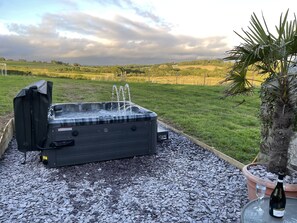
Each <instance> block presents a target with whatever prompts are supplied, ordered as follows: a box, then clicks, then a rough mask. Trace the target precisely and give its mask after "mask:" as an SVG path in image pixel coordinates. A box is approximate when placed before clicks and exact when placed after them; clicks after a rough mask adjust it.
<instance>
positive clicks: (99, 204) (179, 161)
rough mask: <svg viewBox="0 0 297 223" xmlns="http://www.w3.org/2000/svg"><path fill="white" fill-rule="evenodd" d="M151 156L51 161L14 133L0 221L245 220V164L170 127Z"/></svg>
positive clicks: (2, 179) (0, 171)
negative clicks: (65, 163) (23, 147)
mask: <svg viewBox="0 0 297 223" xmlns="http://www.w3.org/2000/svg"><path fill="white" fill-rule="evenodd" d="M169 137H170V139H169V140H167V141H164V142H162V143H159V144H158V146H157V147H158V148H157V150H158V153H157V154H156V155H152V156H142V157H134V158H128V159H120V160H112V161H105V162H97V163H89V164H85V165H77V166H69V167H62V168H57V169H47V168H46V167H45V166H44V165H43V164H42V163H40V162H39V153H38V152H28V154H27V162H26V164H24V165H22V164H21V161H22V159H23V156H22V153H20V152H19V151H18V150H17V145H16V141H15V140H12V141H11V143H10V145H9V148H8V150H7V151H6V153H5V154H4V156H3V158H2V159H1V160H0V183H1V185H0V222H9V223H11V222H117V223H118V222H125V223H128V222H137V223H138V222H218V223H219V222H240V211H241V208H242V207H243V206H244V205H245V204H246V203H247V202H248V199H247V189H246V183H245V178H244V176H243V175H242V173H241V171H240V170H238V169H236V168H235V167H233V166H231V165H230V164H229V163H227V162H225V161H224V160H222V159H220V158H218V157H217V156H215V155H214V154H213V153H211V152H209V151H207V150H204V149H203V148H200V147H198V146H197V145H195V144H193V143H192V142H191V141H189V140H188V139H187V138H185V137H184V136H181V135H178V134H176V133H174V132H169Z"/></svg>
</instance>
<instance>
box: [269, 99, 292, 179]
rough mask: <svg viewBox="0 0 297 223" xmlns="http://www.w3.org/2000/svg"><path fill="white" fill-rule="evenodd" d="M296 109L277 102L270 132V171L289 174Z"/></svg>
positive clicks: (287, 104)
mask: <svg viewBox="0 0 297 223" xmlns="http://www.w3.org/2000/svg"><path fill="white" fill-rule="evenodd" d="M293 108H294V107H293V106H292V105H291V104H289V103H284V102H283V101H281V100H278V101H276V103H275V108H274V114H273V122H272V128H271V132H270V137H271V138H270V139H271V142H270V160H269V163H268V171H270V172H273V173H276V174H278V173H281V172H282V173H285V174H288V169H287V163H288V149H289V145H290V141H291V137H292V135H293V127H294V119H295V114H294V109H293Z"/></svg>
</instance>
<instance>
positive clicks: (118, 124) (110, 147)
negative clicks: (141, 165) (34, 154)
mask: <svg viewBox="0 0 297 223" xmlns="http://www.w3.org/2000/svg"><path fill="white" fill-rule="evenodd" d="M99 104H100V103H88V104H77V105H73V104H72V105H70V104H59V105H53V108H54V107H55V106H59V109H56V110H57V111H59V112H61V110H62V111H63V112H65V113H68V114H59V115H57V114H54V115H53V114H51V115H52V117H51V118H50V119H49V129H48V140H47V145H46V149H45V150H43V151H42V154H41V155H42V159H43V162H44V163H45V164H47V165H48V167H57V166H65V165H74V164H82V163H88V162H95V161H103V160H110V159H119V158H125V157H133V156H139V155H150V154H154V153H156V143H157V115H156V114H155V113H153V112H151V111H149V110H146V109H144V108H141V107H138V109H139V112H140V111H141V112H140V113H139V114H135V113H134V114H130V113H129V112H128V113H127V114H122V115H119V116H112V115H106V113H109V112H108V110H107V111H106V110H105V111H104V112H103V113H105V116H100V115H98V113H97V112H98V111H96V110H95V109H94V108H95V107H98V108H99V107H100V106H102V105H99ZM103 104H106V103H103ZM107 104H108V103H107ZM133 106H135V109H134V110H136V105H134V104H133ZM85 107H93V110H92V113H89V114H88V117H87V118H85V117H84V115H85V114H86V113H85V112H86V111H82V110H77V109H78V108H80V109H81V108H85ZM53 110H54V109H53ZM57 111H56V112H57ZM51 112H52V111H51ZM56 112H55V111H54V113H56ZM59 112H58V113H59ZM79 112H81V114H80V115H77V114H78V113H79ZM71 113H75V114H71ZM95 113H97V115H95ZM92 114H93V115H92ZM74 116H76V117H75V118H73V117H74ZM58 117H59V118H58ZM61 117H63V118H61Z"/></svg>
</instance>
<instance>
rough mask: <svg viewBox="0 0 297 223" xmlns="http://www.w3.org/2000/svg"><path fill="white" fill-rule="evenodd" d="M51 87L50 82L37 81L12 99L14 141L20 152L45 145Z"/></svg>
mask: <svg viewBox="0 0 297 223" xmlns="http://www.w3.org/2000/svg"><path fill="white" fill-rule="evenodd" d="M52 87H53V83H52V82H50V81H44V80H42V81H38V82H36V83H34V84H31V85H29V86H27V87H25V88H23V89H22V90H21V91H20V92H19V93H18V94H17V95H16V97H15V98H14V99H13V106H14V119H15V131H16V140H17V143H18V149H19V150H20V151H22V152H26V151H34V150H39V148H40V147H43V146H44V144H45V141H46V139H47V129H48V128H47V126H48V109H49V107H50V105H51V103H52Z"/></svg>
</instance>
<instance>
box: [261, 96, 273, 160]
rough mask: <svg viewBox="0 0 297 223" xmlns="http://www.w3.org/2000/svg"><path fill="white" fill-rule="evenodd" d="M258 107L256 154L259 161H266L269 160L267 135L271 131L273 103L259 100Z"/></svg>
mask: <svg viewBox="0 0 297 223" xmlns="http://www.w3.org/2000/svg"><path fill="white" fill-rule="evenodd" d="M261 101H262V103H261V107H260V122H261V142H260V152H259V155H258V160H257V161H259V162H262V163H266V162H267V161H268V160H269V149H270V147H269V139H270V138H269V135H270V132H271V126H272V118H273V105H271V103H268V102H265V100H263V99H262V100H261Z"/></svg>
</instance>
